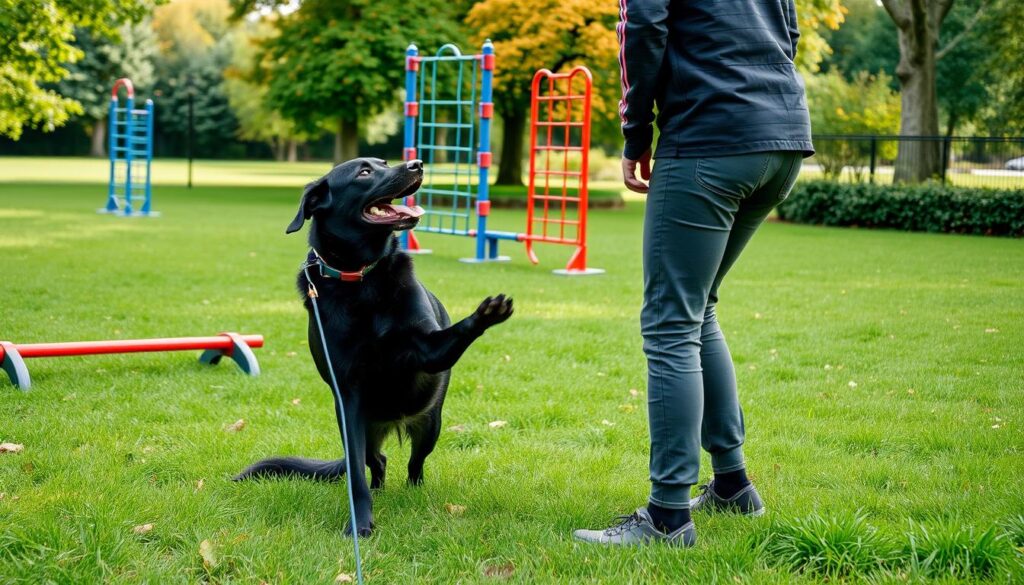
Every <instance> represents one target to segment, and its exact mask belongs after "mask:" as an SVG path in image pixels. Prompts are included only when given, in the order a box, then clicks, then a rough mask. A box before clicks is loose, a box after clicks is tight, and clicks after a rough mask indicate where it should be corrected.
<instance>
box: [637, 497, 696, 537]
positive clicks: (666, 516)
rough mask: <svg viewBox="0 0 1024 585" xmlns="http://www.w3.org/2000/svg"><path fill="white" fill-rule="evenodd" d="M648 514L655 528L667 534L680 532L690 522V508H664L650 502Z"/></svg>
mask: <svg viewBox="0 0 1024 585" xmlns="http://www.w3.org/2000/svg"><path fill="white" fill-rule="evenodd" d="M647 513H648V514H650V515H651V520H653V521H654V527H655V528H657V529H658V530H660V531H662V532H664V533H665V534H669V533H671V532H673V531H675V530H678V529H679V527H680V526H683V525H685V524H687V523H689V522H690V509H689V508H682V509H678V510H677V509H675V508H662V507H661V506H659V505H657V504H652V503H650V502H648V504H647Z"/></svg>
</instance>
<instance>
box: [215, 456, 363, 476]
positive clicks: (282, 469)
mask: <svg viewBox="0 0 1024 585" xmlns="http://www.w3.org/2000/svg"><path fill="white" fill-rule="evenodd" d="M342 475H345V460H344V459H337V460H335V461H324V460H323V459H306V458H305V457H271V458H270V459H264V460H262V461H257V462H256V463H253V464H252V465H250V466H249V467H246V468H245V469H244V470H242V473H239V474H238V475H236V476H235V477H234V481H243V480H246V479H258V478H263V477H278V476H294V477H305V478H309V479H315V480H317V481H336V480H338V479H339V478H340V477H341V476H342Z"/></svg>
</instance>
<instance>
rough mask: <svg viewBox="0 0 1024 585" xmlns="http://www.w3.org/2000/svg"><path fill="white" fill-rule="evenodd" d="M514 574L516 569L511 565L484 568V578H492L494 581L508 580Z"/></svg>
mask: <svg viewBox="0 0 1024 585" xmlns="http://www.w3.org/2000/svg"><path fill="white" fill-rule="evenodd" d="M515 572H516V567H515V565H513V564H512V563H502V564H500V565H487V566H486V567H484V576H486V577H493V578H495V579H508V578H509V577H511V576H512V574H513V573H515Z"/></svg>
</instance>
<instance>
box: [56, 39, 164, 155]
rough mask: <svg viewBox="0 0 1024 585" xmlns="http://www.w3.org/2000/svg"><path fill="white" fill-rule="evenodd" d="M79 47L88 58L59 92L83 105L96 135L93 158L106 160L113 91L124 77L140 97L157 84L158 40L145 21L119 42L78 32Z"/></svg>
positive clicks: (76, 66)
mask: <svg viewBox="0 0 1024 585" xmlns="http://www.w3.org/2000/svg"><path fill="white" fill-rule="evenodd" d="M75 47H76V48H77V49H79V50H80V51H81V52H82V54H83V55H84V56H83V58H82V59H81V60H79V61H77V62H75V63H74V64H71V65H69V66H68V76H67V78H66V79H64V80H63V81H61V82H60V83H59V84H58V85H57V90H58V91H59V92H60V94H61V95H65V96H68V97H69V98H72V99H74V100H76V101H78V103H79V104H81V106H82V116H81V117H82V118H84V119H85V122H86V128H87V129H88V130H89V131H90V132H91V134H92V148H91V150H90V154H92V156H105V155H106V149H105V147H104V145H105V144H106V140H107V124H106V122H107V120H106V118H107V114H108V112H109V108H110V88H111V86H113V84H114V81H115V80H116V79H118V78H120V77H128V78H131V80H132V83H133V84H134V85H135V89H136V90H141V91H140V93H141V92H143V91H146V89H147V88H149V87H150V86H151V85H152V84H153V57H154V55H155V53H156V39H155V36H154V35H153V30H152V28H151V26H150V23H148V22H145V21H143V22H141V23H138V24H126V25H123V26H122V27H121V28H120V30H119V34H118V39H116V40H114V39H110V38H104V37H97V36H95V35H94V34H92V33H91V32H89V29H86V28H79V29H76V31H75Z"/></svg>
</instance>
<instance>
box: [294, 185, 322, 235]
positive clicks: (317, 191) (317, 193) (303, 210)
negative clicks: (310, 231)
mask: <svg viewBox="0 0 1024 585" xmlns="http://www.w3.org/2000/svg"><path fill="white" fill-rule="evenodd" d="M330 205H331V189H330V187H329V186H328V185H327V177H322V178H320V179H317V180H315V181H313V182H312V183H310V184H308V185H306V190H305V191H303V193H302V201H300V202H299V212H298V213H297V214H295V219H293V220H292V222H291V223H290V224H288V229H286V230H285V231H284V233H286V234H290V233H293V232H297V231H299V230H301V229H302V224H304V223H305V222H306V220H307V219H309V218H311V217H313V213H315V212H316V211H318V210H320V209H326V208H327V207H329V206H330Z"/></svg>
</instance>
